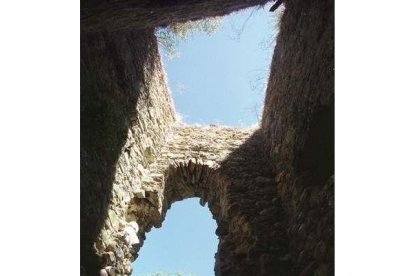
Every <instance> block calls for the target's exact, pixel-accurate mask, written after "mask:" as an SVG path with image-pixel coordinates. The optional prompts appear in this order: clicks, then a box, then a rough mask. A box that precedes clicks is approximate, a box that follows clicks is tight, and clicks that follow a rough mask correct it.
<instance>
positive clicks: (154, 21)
mask: <svg viewBox="0 0 414 276" xmlns="http://www.w3.org/2000/svg"><path fill="white" fill-rule="evenodd" d="M269 1H270V0H227V1H222V0H198V1H194V0H140V1H136V0H128V1H102V0H85V1H82V2H81V4H82V7H81V26H82V31H88V32H90V31H98V30H103V29H105V30H108V29H110V30H121V29H145V28H154V27H157V26H166V25H168V24H171V23H179V22H185V21H189V20H198V19H203V18H206V17H213V16H224V15H227V14H229V13H232V12H235V11H238V10H241V9H245V8H248V7H253V6H256V5H264V4H266V3H267V2H269Z"/></svg>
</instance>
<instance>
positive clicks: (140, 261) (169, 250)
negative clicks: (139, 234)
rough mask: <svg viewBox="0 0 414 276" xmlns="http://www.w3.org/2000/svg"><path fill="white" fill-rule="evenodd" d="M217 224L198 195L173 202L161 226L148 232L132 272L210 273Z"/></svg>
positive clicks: (149, 273) (215, 248) (134, 273)
mask: <svg viewBox="0 0 414 276" xmlns="http://www.w3.org/2000/svg"><path fill="white" fill-rule="evenodd" d="M216 228H217V223H216V221H215V220H214V219H213V218H212V214H211V213H210V211H209V210H208V208H207V206H204V207H203V206H201V205H200V203H199V199H198V198H189V199H185V200H182V201H178V202H175V203H173V204H172V206H171V209H170V210H168V212H167V214H166V218H165V220H164V222H163V223H162V227H161V228H159V229H152V230H151V231H150V232H149V233H147V235H146V240H145V246H143V247H142V249H141V250H140V252H139V257H138V258H137V260H136V261H135V262H134V263H133V264H132V267H133V275H139V276H141V275H155V273H160V274H161V275H167V274H168V273H171V274H169V275H176V274H178V273H181V274H182V275H200V276H201V275H213V274H214V255H215V253H216V251H217V245H218V238H217V236H216V235H215V234H214V233H215V231H216Z"/></svg>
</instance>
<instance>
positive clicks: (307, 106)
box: [262, 0, 334, 275]
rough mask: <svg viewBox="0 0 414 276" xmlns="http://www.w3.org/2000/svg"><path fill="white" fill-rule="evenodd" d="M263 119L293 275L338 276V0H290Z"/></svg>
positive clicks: (279, 37)
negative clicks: (284, 214)
mask: <svg viewBox="0 0 414 276" xmlns="http://www.w3.org/2000/svg"><path fill="white" fill-rule="evenodd" d="M285 5H286V9H285V12H284V15H283V18H282V20H281V26H280V33H279V36H278V40H277V47H276V49H275V53H274V56H273V60H272V65H271V73H270V78H269V82H268V87H267V91H266V100H265V107H264V114H263V121H262V128H263V132H264V134H265V137H266V139H265V140H266V144H267V147H268V148H269V151H270V157H271V159H272V167H273V171H274V175H275V177H276V180H277V181H278V186H277V188H278V192H279V194H280V196H281V199H282V202H283V205H284V206H285V210H286V212H287V216H288V228H287V232H288V238H289V247H290V252H291V253H290V254H291V258H292V260H293V262H294V273H293V275H333V269H334V266H333V263H334V261H333V260H334V259H333V258H334V209H333V201H334V178H333V174H334V1H333V0H315V1H300V0H286V1H285Z"/></svg>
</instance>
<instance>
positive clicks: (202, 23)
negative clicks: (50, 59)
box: [155, 17, 221, 58]
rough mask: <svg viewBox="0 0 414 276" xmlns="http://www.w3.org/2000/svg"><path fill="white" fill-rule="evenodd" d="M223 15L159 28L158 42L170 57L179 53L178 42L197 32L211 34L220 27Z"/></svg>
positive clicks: (157, 31)
mask: <svg viewBox="0 0 414 276" xmlns="http://www.w3.org/2000/svg"><path fill="white" fill-rule="evenodd" d="M220 23H221V17H210V18H206V19H202V20H196V21H187V22H184V23H173V24H170V25H169V26H167V27H164V28H158V29H157V30H156V32H155V35H156V36H157V39H158V43H159V44H160V45H161V46H162V47H163V48H164V50H165V51H166V53H167V55H168V57H169V58H173V57H176V56H177V55H178V43H179V41H180V40H183V41H185V40H187V39H189V38H191V37H192V36H193V35H194V34H195V33H205V34H207V35H211V34H212V33H214V32H215V31H216V30H217V29H218V28H219V27H220Z"/></svg>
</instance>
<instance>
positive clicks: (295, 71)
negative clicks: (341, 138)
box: [81, 0, 334, 275]
mask: <svg viewBox="0 0 414 276" xmlns="http://www.w3.org/2000/svg"><path fill="white" fill-rule="evenodd" d="M141 2H142V3H138V2H137V3H135V2H133V3H134V5H143V4H145V3H146V5H153V4H150V2H148V1H141ZM167 2H168V3H166V6H163V8H162V9H161V8H160V9H159V10H158V11H161V10H163V9H164V8H165V9H166V10H168V9H171V11H172V14H175V15H174V16H176V18H174V16H172V19H171V20H173V21H174V20H176V19H177V18H180V19H179V20H183V21H185V20H188V19H194V18H199V17H205V16H208V15H211V14H210V11H207V10H206V12H205V13H204V14H203V12H202V11H199V10H198V7H199V6H197V5H204V4H206V3H207V2H206V1H201V0H200V1H194V3H193V2H192V1H181V2H180V1H177V3H173V2H174V1H172V2H171V3H170V2H169V1H167ZM230 2H231V3H232V5H233V6H232V8H229V10H225V9H223V10H221V11H220V12H222V13H223V14H225V13H228V12H230V10H232V9H233V10H236V9H238V8H237V7H241V5H242V1H229V3H230ZM259 2H260V3H259ZM262 2H265V1H256V2H255V1H245V4H246V5H254V4H255V3H256V4H261V3H262ZM128 3H129V2H128V1H124V2H122V3H121V2H113V3H112V2H105V3H103V2H102V3H97V2H91V1H88V2H86V3H85V4H84V7H88V9H89V8H91V9H90V10H88V12H91V17H90V19H91V20H92V18H93V17H92V14H100V15H99V16H101V15H102V13H95V12H97V10H94V8H96V7H98V10H99V12H103V14H106V13H112V12H114V13H117V12H118V10H116V9H115V10H111V9H107V7H111V5H121V6H122V5H124V4H125V5H127V4H128ZM152 3H158V1H157V2H152ZM211 3H215V2H214V1H211ZM211 3H210V4H211ZM284 3H285V6H286V10H285V12H284V15H283V18H282V20H281V26H280V33H279V36H278V41H277V49H275V54H274V56H273V60H272V65H271V74H270V78H269V82H268V87H267V91H266V99H265V107H264V113H263V121H262V122H261V127H260V128H259V129H237V128H224V127H215V126H209V127H202V126H188V125H182V124H180V123H178V122H177V121H176V119H175V117H176V116H175V112H174V109H173V105H172V101H171V98H170V94H169V91H168V87H167V84H166V78H165V74H164V72H163V68H162V64H161V60H160V56H159V53H158V48H157V43H156V39H155V37H154V35H153V29H146V28H147V27H148V26H152V25H157V24H164V23H169V22H173V21H168V20H170V19H168V20H167V19H166V20H167V21H165V22H164V21H157V20H159V19H157V18H158V17H157V16H159V15H156V16H155V15H154V17H151V16H150V15H145V16H146V17H145V16H143V17H142V18H141V17H139V18H137V20H138V21H139V20H142V21H143V22H145V24H144V23H137V22H138V21H134V22H130V21H128V20H129V19H131V18H129V19H128V16H129V15H128V16H127V17H125V18H123V16H121V15H119V17H117V19H116V20H115V19H111V17H106V16H104V17H105V19H102V20H104V21H105V20H109V21H108V22H112V21H113V23H114V26H113V27H111V28H110V29H112V30H116V29H118V30H117V31H108V30H105V28H106V27H102V26H104V25H105V26H107V24H108V22H106V21H105V22H104V21H102V22H101V21H100V20H101V19H99V16H98V17H96V18H98V19H96V18H95V19H94V20H97V21H96V22H98V23H97V24H98V25H99V26H98V25H93V24H92V23H85V21H82V30H83V31H82V35H81V274H82V275H130V274H131V272H132V271H131V263H132V262H133V260H134V259H135V258H137V257H138V254H139V249H140V248H141V247H142V246H143V242H144V240H145V233H146V232H148V231H149V230H150V229H151V227H153V226H155V227H160V226H161V225H162V222H163V220H164V218H165V215H166V212H167V210H168V209H169V208H170V206H171V204H172V203H173V202H175V201H178V200H182V199H185V198H189V197H199V198H200V203H201V204H203V205H204V204H208V207H209V209H210V211H211V213H212V214H213V217H214V219H215V220H216V221H217V225H218V227H217V230H216V234H217V236H218V237H219V246H218V252H217V253H216V263H215V274H216V275H333V271H334V270H333V269H334V266H333V265H334V261H333V250H334V243H333V226H334V220H333V219H334V217H333V200H334V198H333V194H334V193H333V192H334V189H333V185H334V178H333V174H334V158H333V157H334V150H333V145H334V143H333V141H334V133H333V129H334V90H333V76H334V75H333V66H334V64H333V1H332V0H315V1H299V0H285V1H284ZM184 4H185V5H184ZM180 5H181V6H180ZM183 5H184V6H185V7H189V8H188V9H186V11H188V14H186V15H185V16H184V15H182V14H181V12H182V11H183V10H185V9H184V6H183ZM226 5H227V4H226ZM229 5H230V4H229ZM243 5H244V4H243ZM226 7H227V6H226ZM92 8H93V9H92ZM157 8H159V7H158V6H157ZM215 9H216V10H219V8H217V7H215ZM175 10H179V11H180V12H177V13H174V11H175ZM131 12H132V13H134V12H135V10H134V9H132V10H131ZM117 16H118V15H117ZM145 18H147V19H145ZM148 18H152V19H148ZM118 19H119V21H117V20H118ZM82 20H84V19H82ZM85 20H86V18H85ZM91 22H95V21H93V20H92V21H91ZM119 22H121V23H119ZM128 22H130V23H128ZM174 22H175V21H174ZM100 24H103V25H100ZM137 24H138V25H139V26H138V27H137ZM91 26H94V27H91ZM97 26H98V27H97ZM121 27H122V28H121ZM135 27H137V28H135ZM133 28H135V29H134V30H133Z"/></svg>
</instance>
